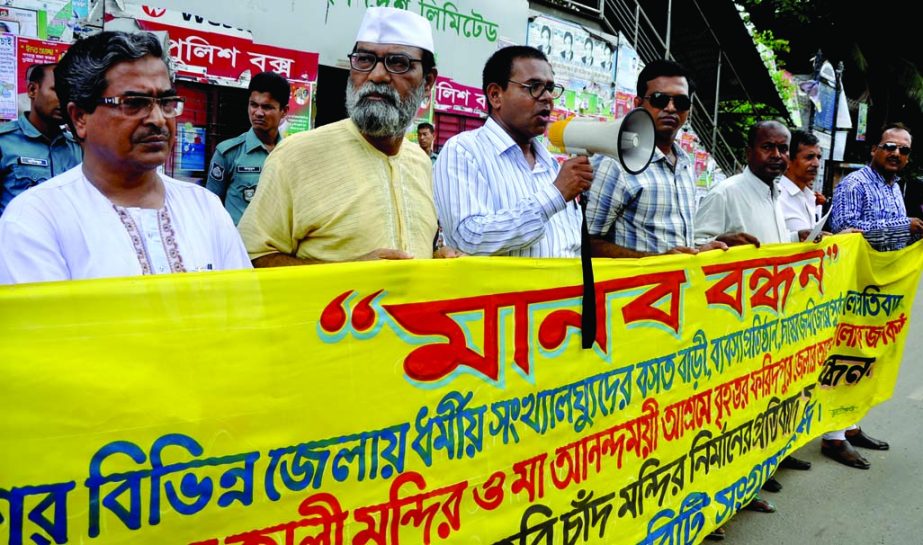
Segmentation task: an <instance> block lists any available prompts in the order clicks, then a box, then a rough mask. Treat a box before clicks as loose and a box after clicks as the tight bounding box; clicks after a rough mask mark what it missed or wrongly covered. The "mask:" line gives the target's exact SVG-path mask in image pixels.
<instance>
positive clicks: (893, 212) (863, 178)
mask: <svg viewBox="0 0 923 545" xmlns="http://www.w3.org/2000/svg"><path fill="white" fill-rule="evenodd" d="M897 181H898V178H897V177H895V178H893V179H892V180H891V181H890V182H888V181H886V180H885V179H884V177H883V176H882V175H881V174H880V173H879V172H878V171H877V170H875V169H874V168H872V167H871V166H870V165H866V166H864V167H862V168H861V169H859V170H857V171H855V172H851V173H849V174H847V175H846V176H844V177H843V179H842V180H840V183H839V184H837V186H836V188H835V189H834V190H833V204H832V205H831V212H830V228H831V229H832V230H833V232H834V233H837V232H839V231H842V230H843V229H846V228H848V227H854V228H856V229H861V230H862V234H863V235H864V236H865V238H866V240H868V242H869V244H871V245H872V247H873V248H875V249H876V250H878V251H882V252H883V251H888V250H900V249H901V248H903V247H904V246H907V245H908V244H910V243H912V242H914V241H916V240H917V239H918V238H920V237H919V235H915V234H913V233H911V232H910V218H908V217H907V209H906V208H905V207H904V198H903V196H902V195H901V191H900V188H899V187H898V185H897Z"/></svg>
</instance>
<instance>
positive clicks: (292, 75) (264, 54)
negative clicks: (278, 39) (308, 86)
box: [138, 20, 318, 86]
mask: <svg viewBox="0 0 923 545" xmlns="http://www.w3.org/2000/svg"><path fill="white" fill-rule="evenodd" d="M138 25H139V26H140V27H141V28H143V29H144V30H149V31H160V32H167V33H168V34H169V36H170V57H171V58H172V59H173V61H174V62H175V63H176V71H177V74H178V75H180V76H185V77H192V78H194V79H196V80H199V81H203V82H208V81H209V80H212V81H215V82H218V83H224V84H226V85H235V84H236V85H243V86H245V85H246V84H247V81H249V78H243V77H242V75H243V74H244V73H245V72H247V71H249V73H250V75H253V74H257V73H259V72H264V71H267V70H271V71H273V72H276V73H278V74H281V75H283V76H285V77H286V78H288V79H291V80H296V81H311V82H316V81H317V70H318V54H317V53H307V52H305V51H296V50H294V49H286V48H282V47H273V46H270V45H263V44H257V43H254V42H253V41H252V40H247V39H245V38H241V37H236V36H229V35H226V34H218V33H215V32H207V31H203V30H198V29H189V28H184V27H179V26H173V25H166V24H162V23H155V22H153V21H144V20H139V21H138Z"/></svg>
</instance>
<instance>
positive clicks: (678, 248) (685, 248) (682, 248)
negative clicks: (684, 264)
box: [663, 246, 699, 255]
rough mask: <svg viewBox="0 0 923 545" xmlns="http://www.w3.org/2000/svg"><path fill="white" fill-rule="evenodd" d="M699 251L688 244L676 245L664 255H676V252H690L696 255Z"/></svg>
mask: <svg viewBox="0 0 923 545" xmlns="http://www.w3.org/2000/svg"><path fill="white" fill-rule="evenodd" d="M697 253H699V251H698V250H696V249H695V248H690V247H688V246H676V247H675V248H670V249H669V250H667V251H666V252H664V253H663V255H675V254H690V255H695V254H697Z"/></svg>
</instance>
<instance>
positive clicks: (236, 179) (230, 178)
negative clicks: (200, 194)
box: [205, 128, 282, 225]
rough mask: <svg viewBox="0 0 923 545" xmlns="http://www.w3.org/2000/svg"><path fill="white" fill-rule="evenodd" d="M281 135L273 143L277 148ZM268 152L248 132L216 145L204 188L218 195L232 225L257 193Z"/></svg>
mask: <svg viewBox="0 0 923 545" xmlns="http://www.w3.org/2000/svg"><path fill="white" fill-rule="evenodd" d="M280 140H282V135H281V134H280V135H279V137H278V138H277V139H276V144H278V143H279V141H280ZM267 156H269V152H268V151H266V148H264V147H263V143H262V142H261V141H260V139H259V138H258V137H257V136H256V133H255V132H253V129H252V128H251V129H250V130H249V131H247V132H245V133H243V134H241V135H240V136H237V137H234V138H231V139H230V140H225V141H224V142H222V143H220V144H218V147H217V148H216V149H215V155H214V156H213V157H212V163H211V166H210V167H209V169H208V181H207V182H206V183H205V187H206V188H208V189H209V190H210V191H211V192H212V193H214V194H215V195H218V196H219V197H220V198H221V201H222V202H223V203H224V207H225V208H226V209H227V211H228V213H229V214H231V219H233V220H234V225H237V223H238V222H239V221H240V216H242V215H243V213H244V210H246V209H247V205H248V204H250V201H251V200H252V199H253V194H254V193H256V184H258V183H259V181H260V173H261V172H262V171H263V162H264V161H266V157H267Z"/></svg>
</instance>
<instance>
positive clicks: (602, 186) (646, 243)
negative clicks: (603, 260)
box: [586, 143, 695, 254]
mask: <svg viewBox="0 0 923 545" xmlns="http://www.w3.org/2000/svg"><path fill="white" fill-rule="evenodd" d="M673 153H674V155H675V156H676V167H675V169H673V168H671V167H670V165H669V163H668V162H667V158H666V156H665V155H664V154H663V152H662V151H660V150H659V149H657V148H655V149H654V157H653V158H652V159H651V164H650V165H649V166H648V167H647V169H645V170H644V171H643V172H641V173H640V174H629V173H627V172H625V171H624V170H623V169H622V164H621V163H620V162H619V161H618V160H617V159H613V158H611V157H607V156H605V155H595V156H594V157H593V158H592V161H591V162H592V164H593V170H594V172H595V176H594V179H593V187H592V188H590V200H589V203H588V204H587V209H586V216H587V228H588V230H589V232H590V234H591V235H595V236H602V237H605V239H606V240H608V241H610V242H612V243H614V244H617V245H619V246H622V247H624V248H629V249H631V250H635V251H637V252H650V253H655V254H659V253H663V252H666V251H667V250H669V249H671V248H675V247H676V246H687V247H690V248H691V247H692V246H693V245H694V242H693V239H694V236H695V227H694V218H695V179H694V178H695V168H694V167H693V164H692V161H691V160H690V159H689V156H688V155H686V153H685V152H683V150H682V149H681V148H680V147H679V146H678V145H676V143H674V144H673Z"/></svg>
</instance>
